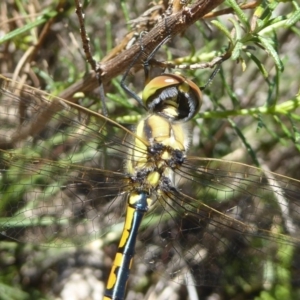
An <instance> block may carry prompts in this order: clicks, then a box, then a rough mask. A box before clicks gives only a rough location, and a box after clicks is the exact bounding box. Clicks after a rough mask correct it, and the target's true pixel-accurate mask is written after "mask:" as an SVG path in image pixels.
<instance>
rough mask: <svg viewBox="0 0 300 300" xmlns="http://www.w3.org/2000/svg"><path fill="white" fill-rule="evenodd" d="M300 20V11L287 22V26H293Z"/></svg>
mask: <svg viewBox="0 0 300 300" xmlns="http://www.w3.org/2000/svg"><path fill="white" fill-rule="evenodd" d="M299 20H300V9H299V10H296V11H295V12H294V13H293V14H292V15H291V16H290V17H289V18H288V20H287V22H286V25H287V26H293V25H294V24H296V23H297V22H298V21H299Z"/></svg>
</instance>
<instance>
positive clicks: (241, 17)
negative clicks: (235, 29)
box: [226, 0, 250, 30]
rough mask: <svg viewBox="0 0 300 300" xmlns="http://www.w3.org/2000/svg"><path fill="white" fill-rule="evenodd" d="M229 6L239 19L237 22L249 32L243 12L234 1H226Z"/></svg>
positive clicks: (248, 25)
mask: <svg viewBox="0 0 300 300" xmlns="http://www.w3.org/2000/svg"><path fill="white" fill-rule="evenodd" d="M226 2H227V3H228V5H229V6H231V8H232V9H233V10H234V12H235V13H236V15H237V16H238V18H239V21H241V23H242V24H243V25H244V26H245V27H246V29H247V30H250V24H249V21H248V19H247V16H246V15H245V14H244V12H243V10H242V9H241V8H240V7H239V5H238V4H237V3H236V1H235V0H227V1H226Z"/></svg>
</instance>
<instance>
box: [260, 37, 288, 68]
mask: <svg viewBox="0 0 300 300" xmlns="http://www.w3.org/2000/svg"><path fill="white" fill-rule="evenodd" d="M258 40H259V41H260V43H261V44H262V45H263V47H264V48H265V49H266V51H267V52H268V53H269V54H270V55H271V56H272V57H273V59H274V62H275V65H276V67H277V68H278V70H279V71H280V72H282V71H283V69H284V67H283V64H282V61H281V59H280V58H279V55H278V53H277V51H276V50H275V48H274V47H273V45H272V44H273V41H272V40H271V39H269V38H265V37H262V36H260V35H259V36H258Z"/></svg>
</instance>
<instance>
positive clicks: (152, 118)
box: [127, 115, 187, 174]
mask: <svg viewBox="0 0 300 300" xmlns="http://www.w3.org/2000/svg"><path fill="white" fill-rule="evenodd" d="M136 134H137V136H139V137H140V138H141V139H142V140H148V141H149V143H150V145H151V144H152V145H154V144H155V143H159V144H162V145H164V146H166V147H169V148H170V149H174V150H180V151H186V149H185V148H186V144H187V142H186V134H185V130H184V126H183V125H182V124H180V123H171V121H170V120H168V119H166V118H164V117H162V116H159V115H149V116H148V117H146V118H145V119H144V120H142V121H140V122H139V123H138V125H137V128H136ZM129 156H130V159H129V161H128V164H127V170H128V172H129V173H130V174H134V173H136V172H137V170H142V169H144V168H147V169H151V168H153V166H151V161H149V153H148V151H147V146H146V145H145V144H144V143H143V142H142V141H141V140H139V139H135V140H134V150H132V153H130V154H129ZM170 158H171V157H170V153H169V152H168V151H164V153H162V155H161V160H167V159H170ZM157 163H158V164H157V165H158V166H159V164H160V162H157ZM152 164H153V163H152Z"/></svg>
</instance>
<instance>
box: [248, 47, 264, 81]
mask: <svg viewBox="0 0 300 300" xmlns="http://www.w3.org/2000/svg"><path fill="white" fill-rule="evenodd" d="M245 53H246V54H247V56H248V57H249V58H250V59H251V60H253V62H254V63H255V64H256V65H257V67H258V69H259V71H260V72H261V74H262V75H263V76H264V78H265V79H267V78H268V76H269V73H268V71H267V70H266V68H265V67H264V65H263V64H262V63H261V61H260V60H259V59H258V58H257V57H256V56H255V55H254V54H253V53H251V52H249V51H245Z"/></svg>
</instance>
